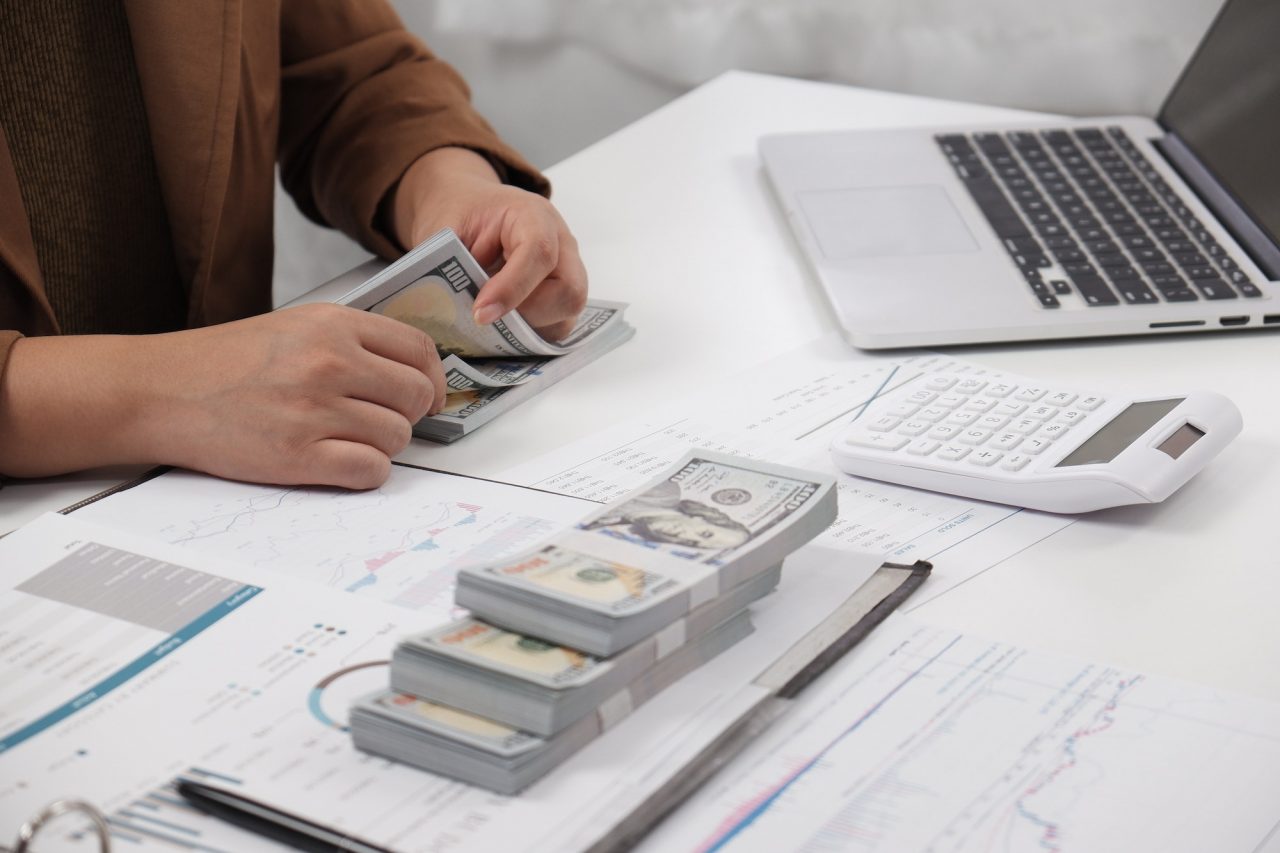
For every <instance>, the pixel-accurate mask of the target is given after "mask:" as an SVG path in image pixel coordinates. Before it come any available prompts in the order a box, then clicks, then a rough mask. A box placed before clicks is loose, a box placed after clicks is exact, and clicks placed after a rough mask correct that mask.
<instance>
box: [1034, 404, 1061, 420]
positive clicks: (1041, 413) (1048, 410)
mask: <svg viewBox="0 0 1280 853" xmlns="http://www.w3.org/2000/svg"><path fill="white" fill-rule="evenodd" d="M1056 414H1058V410H1057V409H1055V408H1054V407H1053V406H1032V407H1031V408H1030V409H1028V410H1027V417H1029V418H1035V419H1036V420H1038V421H1047V420H1049V418H1051V417H1053V416H1054V415H1056Z"/></svg>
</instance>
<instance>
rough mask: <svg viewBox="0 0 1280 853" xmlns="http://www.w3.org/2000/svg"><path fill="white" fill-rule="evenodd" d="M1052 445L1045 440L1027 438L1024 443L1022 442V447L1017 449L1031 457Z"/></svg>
mask: <svg viewBox="0 0 1280 853" xmlns="http://www.w3.org/2000/svg"><path fill="white" fill-rule="evenodd" d="M1052 443H1053V442H1051V441H1050V440H1049V439H1047V438H1039V437H1036V438H1028V439H1027V440H1026V441H1024V442H1022V447H1021V448H1019V449H1020V450H1021V451H1022V452H1023V453H1030V454H1032V455H1037V454H1040V453H1043V452H1044V449H1045V448H1046V447H1048V446H1049V445H1051V444H1052Z"/></svg>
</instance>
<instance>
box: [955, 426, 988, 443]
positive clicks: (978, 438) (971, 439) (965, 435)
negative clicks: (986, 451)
mask: <svg viewBox="0 0 1280 853" xmlns="http://www.w3.org/2000/svg"><path fill="white" fill-rule="evenodd" d="M990 437H991V430H989V429H967V430H965V431H964V432H962V433H961V434H960V443H961V444H982V442H984V441H986V440H987V439H988V438H990Z"/></svg>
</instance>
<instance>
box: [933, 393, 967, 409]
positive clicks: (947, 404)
mask: <svg viewBox="0 0 1280 853" xmlns="http://www.w3.org/2000/svg"><path fill="white" fill-rule="evenodd" d="M968 399H969V398H968V397H961V396H960V395H959V394H943V395H942V396H941V397H939V398H938V399H936V400H934V401H933V404H934V405H935V406H940V407H942V408H944V409H954V408H956V407H957V406H960V405H963V404H964V403H965V402H967V401H968Z"/></svg>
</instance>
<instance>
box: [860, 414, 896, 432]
mask: <svg viewBox="0 0 1280 853" xmlns="http://www.w3.org/2000/svg"><path fill="white" fill-rule="evenodd" d="M900 423H902V418H895V417H893V416H892V415H882V416H880V417H878V418H876V419H875V420H874V421H872V422H871V423H869V424H867V429H870V430H875V431H876V432H888V431H889V430H891V429H893V428H894V427H896V426H897V425H898V424H900Z"/></svg>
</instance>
